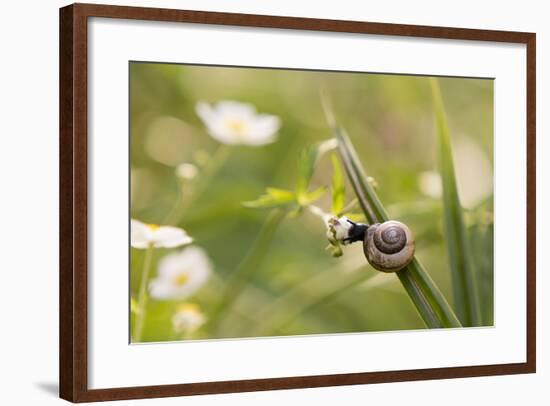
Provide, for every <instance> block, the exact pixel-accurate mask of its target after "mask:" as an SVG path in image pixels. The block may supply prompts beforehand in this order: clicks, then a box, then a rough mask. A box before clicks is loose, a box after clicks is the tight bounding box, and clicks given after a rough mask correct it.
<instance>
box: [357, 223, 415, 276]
mask: <svg viewBox="0 0 550 406" xmlns="http://www.w3.org/2000/svg"><path fill="white" fill-rule="evenodd" d="M363 251H364V253H365V256H366V257H367V261H369V263H370V264H371V265H372V266H373V267H374V268H376V269H378V270H379V271H382V272H396V271H399V270H400V269H403V268H405V267H406V266H407V265H408V264H409V263H410V262H411V261H412V259H413V257H414V238H413V236H412V233H411V230H409V227H407V226H406V225H405V224H403V223H400V222H399V221H394V220H391V221H386V222H385V223H382V224H378V223H377V224H373V225H371V226H369V228H368V229H367V232H366V233H365V239H364V240H363Z"/></svg>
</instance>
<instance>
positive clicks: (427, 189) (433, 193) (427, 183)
mask: <svg viewBox="0 0 550 406" xmlns="http://www.w3.org/2000/svg"><path fill="white" fill-rule="evenodd" d="M418 186H419V187H420V190H421V191H422V193H424V194H425V195H426V196H428V197H431V198H433V199H439V198H440V197H441V195H442V194H443V186H442V184H441V176H440V175H439V173H438V172H435V171H424V172H422V173H420V175H418Z"/></svg>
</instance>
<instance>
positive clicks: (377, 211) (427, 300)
mask: <svg viewBox="0 0 550 406" xmlns="http://www.w3.org/2000/svg"><path fill="white" fill-rule="evenodd" d="M332 127H333V128H332V129H333V132H334V133H335V136H336V139H337V140H338V145H339V151H340V156H341V158H342V162H343V164H344V168H345V170H346V174H347V175H348V178H349V180H350V182H351V184H352V186H353V189H354V190H355V193H356V195H357V198H358V200H359V204H360V206H361V208H362V209H363V212H364V213H365V216H366V218H367V220H368V221H369V222H370V223H371V224H372V223H381V222H384V221H387V220H388V219H389V218H388V215H387V213H386V210H385V209H384V206H383V205H382V202H381V201H380V199H379V198H378V195H377V194H376V192H375V191H374V188H373V187H372V186H371V184H370V183H369V182H368V180H367V176H366V174H365V172H364V170H363V168H362V166H361V164H360V161H359V159H358V158H357V153H356V152H355V148H354V147H353V145H352V144H351V142H350V140H349V138H348V136H347V134H346V133H345V131H344V130H343V129H342V128H341V127H339V126H338V125H336V124H335V123H334V125H333V126H332ZM397 276H398V278H399V280H400V281H401V283H402V285H403V287H404V288H405V290H406V291H407V293H408V295H409V297H410V298H411V300H412V302H413V304H414V305H415V307H416V309H417V310H418V312H419V314H420V316H421V317H422V319H423V320H424V322H425V323H426V325H427V326H428V327H430V328H440V327H461V324H460V321H459V320H458V318H457V317H456V315H455V314H454V312H453V310H452V309H451V307H450V306H449V304H448V303H447V301H446V300H445V297H444V296H443V294H442V293H441V291H440V290H439V289H438V287H437V286H436V285H435V283H434V282H433V280H432V279H431V277H430V275H429V274H428V273H427V272H426V271H425V270H424V268H423V267H422V265H421V264H420V262H418V260H416V259H415V260H414V261H413V262H411V263H410V264H409V265H408V266H407V267H406V268H404V269H402V270H401V271H398V272H397Z"/></svg>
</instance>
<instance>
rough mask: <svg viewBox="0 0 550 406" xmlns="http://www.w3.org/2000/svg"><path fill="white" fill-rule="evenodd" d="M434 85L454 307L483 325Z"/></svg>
mask: <svg viewBox="0 0 550 406" xmlns="http://www.w3.org/2000/svg"><path fill="white" fill-rule="evenodd" d="M430 85H431V90H432V96H433V102H434V107H435V122H436V130H437V141H438V158H439V171H440V174H441V181H442V184H443V212H444V218H445V234H446V237H447V249H448V252H449V263H450V267H451V278H452V282H453V302H454V308H455V310H456V313H457V315H458V317H459V319H460V321H461V322H462V324H463V325H464V326H479V325H481V309H480V306H479V298H478V293H477V283H476V278H475V274H474V269H473V266H472V263H471V258H472V256H471V253H470V246H469V243H468V236H467V234H466V227H465V226H464V217H463V211H462V206H461V205H460V200H459V196H458V189H457V186H456V177H455V171H454V163H453V154H452V146H451V136H450V132H449V127H448V125H447V118H446V115H445V107H444V105H443V98H442V96H441V90H440V88H439V82H438V80H437V79H436V78H431V79H430Z"/></svg>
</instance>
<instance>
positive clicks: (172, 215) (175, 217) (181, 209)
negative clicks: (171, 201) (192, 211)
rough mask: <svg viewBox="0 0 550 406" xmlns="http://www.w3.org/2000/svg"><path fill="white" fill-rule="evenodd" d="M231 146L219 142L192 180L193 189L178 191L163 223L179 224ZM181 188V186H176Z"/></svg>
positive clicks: (226, 157) (223, 161)
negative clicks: (196, 177) (206, 162)
mask: <svg viewBox="0 0 550 406" xmlns="http://www.w3.org/2000/svg"><path fill="white" fill-rule="evenodd" d="M230 152H231V147H230V146H229V145H225V144H221V145H220V146H219V147H218V149H217V150H216V152H215V153H214V155H212V157H210V159H209V161H208V164H207V165H206V166H205V167H204V169H203V171H202V173H201V174H200V177H199V178H198V179H196V180H195V181H194V184H195V189H194V190H193V191H192V192H191V193H189V194H188V195H187V196H185V195H184V194H183V192H180V193H178V199H177V201H176V203H175V205H174V207H173V208H172V210H170V212H169V214H168V216H166V218H165V219H164V222H163V224H175V225H177V224H179V223H180V222H181V221H182V220H183V217H184V216H185V212H186V211H187V209H189V207H190V206H191V205H192V204H193V202H195V201H197V200H198V199H200V197H201V196H202V194H203V193H204V192H205V191H206V190H207V189H208V186H209V185H210V182H212V179H214V177H215V176H216V174H217V173H218V172H219V170H220V169H221V168H222V167H223V165H224V163H225V162H226V161H227V159H228V158H229V155H230ZM178 187H179V188H180V189H181V186H178Z"/></svg>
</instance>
